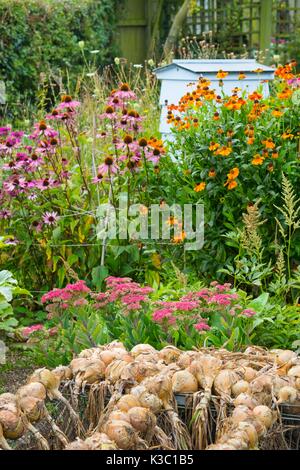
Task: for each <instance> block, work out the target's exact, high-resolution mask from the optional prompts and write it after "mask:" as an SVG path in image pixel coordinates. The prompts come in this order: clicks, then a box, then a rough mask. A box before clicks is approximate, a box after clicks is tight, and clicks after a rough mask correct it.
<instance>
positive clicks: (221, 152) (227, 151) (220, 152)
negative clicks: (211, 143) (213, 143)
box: [215, 146, 232, 157]
mask: <svg viewBox="0 0 300 470" xmlns="http://www.w3.org/2000/svg"><path fill="white" fill-rule="evenodd" d="M215 153H216V155H222V157H228V155H230V154H231V153H232V148H231V147H226V146H224V147H221V148H220V149H219V150H217V151H216V152H215Z"/></svg>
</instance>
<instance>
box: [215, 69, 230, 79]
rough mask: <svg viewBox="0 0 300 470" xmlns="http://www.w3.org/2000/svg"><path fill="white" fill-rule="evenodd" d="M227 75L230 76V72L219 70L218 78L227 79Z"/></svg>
mask: <svg viewBox="0 0 300 470" xmlns="http://www.w3.org/2000/svg"><path fill="white" fill-rule="evenodd" d="M227 75H228V72H224V71H223V70H219V72H218V73H217V78H219V79H220V80H221V79H222V78H225V77H227Z"/></svg>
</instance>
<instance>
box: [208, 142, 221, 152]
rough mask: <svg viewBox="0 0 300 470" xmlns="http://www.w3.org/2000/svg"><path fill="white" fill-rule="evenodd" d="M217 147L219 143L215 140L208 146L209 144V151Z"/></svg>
mask: <svg viewBox="0 0 300 470" xmlns="http://www.w3.org/2000/svg"><path fill="white" fill-rule="evenodd" d="M219 147H220V144H218V143H216V142H211V143H210V146H209V150H210V151H211V152H214V151H215V150H218V148H219Z"/></svg>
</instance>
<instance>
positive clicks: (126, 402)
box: [116, 394, 140, 413]
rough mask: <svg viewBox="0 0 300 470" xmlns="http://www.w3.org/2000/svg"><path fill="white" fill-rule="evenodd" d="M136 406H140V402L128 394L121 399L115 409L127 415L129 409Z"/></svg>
mask: <svg viewBox="0 0 300 470" xmlns="http://www.w3.org/2000/svg"><path fill="white" fill-rule="evenodd" d="M136 406H140V402H139V400H138V399H137V398H136V397H135V396H134V395H130V394H128V395H124V396H123V397H121V398H120V400H119V401H118V403H117V404H116V407H117V408H118V409H119V410H121V411H123V412H125V413H127V411H128V410H130V408H134V407H136Z"/></svg>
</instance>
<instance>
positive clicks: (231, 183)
mask: <svg viewBox="0 0 300 470" xmlns="http://www.w3.org/2000/svg"><path fill="white" fill-rule="evenodd" d="M237 185H238V184H237V182H236V181H234V180H228V181H226V183H225V184H224V186H225V187H226V186H227V189H228V190H229V191H231V190H232V189H234V188H236V187H237Z"/></svg>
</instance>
